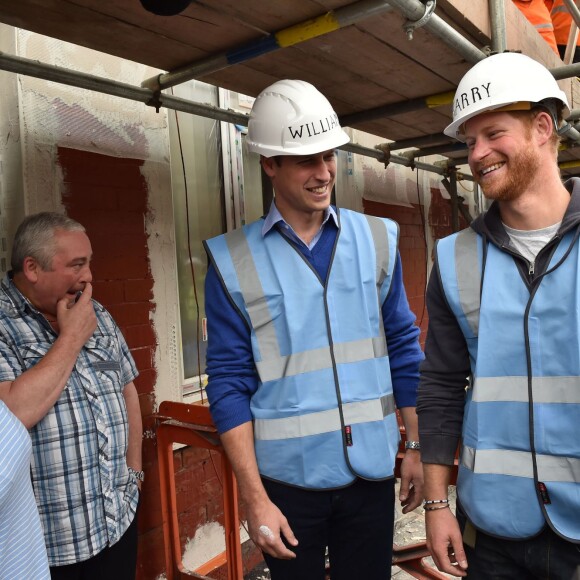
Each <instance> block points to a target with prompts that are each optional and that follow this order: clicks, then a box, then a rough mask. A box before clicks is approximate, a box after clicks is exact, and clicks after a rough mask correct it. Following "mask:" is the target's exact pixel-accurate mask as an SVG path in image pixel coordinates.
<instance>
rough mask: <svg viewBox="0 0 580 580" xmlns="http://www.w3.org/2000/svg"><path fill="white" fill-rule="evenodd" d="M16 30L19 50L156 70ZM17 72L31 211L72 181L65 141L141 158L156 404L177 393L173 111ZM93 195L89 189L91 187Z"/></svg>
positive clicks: (110, 74) (54, 201)
mask: <svg viewBox="0 0 580 580" xmlns="http://www.w3.org/2000/svg"><path fill="white" fill-rule="evenodd" d="M14 37H15V46H14V53H15V54H16V55H17V56H21V57H24V58H27V59H32V60H38V61H41V62H43V63H46V64H50V65H55V66H59V67H63V68H66V69H68V70H74V71H79V72H83V73H87V74H91V75H95V76H99V77H103V78H108V79H112V80H115V81H119V82H123V83H127V84H129V85H133V86H139V85H140V83H141V81H142V80H143V79H144V78H148V77H150V76H152V75H153V74H155V73H156V72H157V71H154V70H152V69H150V68H149V67H146V66H144V65H140V64H137V63H134V62H130V61H126V60H122V59H118V58H116V57H112V56H109V55H105V54H102V53H98V52H95V51H92V50H89V49H85V48H82V47H79V46H76V45H72V44H69V43H65V42H61V41H58V40H55V39H52V38H48V37H45V36H41V35H38V34H34V33H31V32H28V31H24V30H16V31H15V33H14ZM4 74H5V73H4ZM12 76H13V78H17V79H18V81H17V82H18V87H19V107H20V124H21V127H22V132H21V138H22V158H23V166H22V175H23V184H24V187H23V190H24V192H23V193H24V196H23V202H21V203H22V210H23V211H25V212H26V213H33V212H37V211H43V210H57V211H58V210H60V209H62V199H63V195H66V184H65V183H64V180H63V175H62V171H61V166H60V165H59V163H58V159H57V157H58V155H57V153H58V149H59V148H61V149H62V148H68V149H76V150H81V151H86V152H90V153H98V154H101V155H108V156H112V157H119V158H129V159H139V160H143V164H142V165H141V174H142V176H143V179H144V181H145V183H146V192H145V195H146V196H147V200H146V201H147V208H146V212H145V213H144V222H145V224H144V227H145V230H146V233H147V244H148V258H149V268H150V270H151V276H152V278H153V281H154V284H153V302H154V305H155V307H154V308H152V310H151V321H152V326H153V328H154V330H155V335H156V341H157V348H156V350H155V355H154V356H155V367H156V371H157V381H156V385H157V386H156V391H155V398H156V401H157V403H158V402H159V401H161V400H164V399H177V398H179V396H180V395H179V384H178V374H179V373H178V372H177V369H176V364H177V358H176V357H175V350H176V348H177V346H176V342H175V337H176V328H177V312H178V308H177V300H178V299H177V283H176V270H175V255H174V229H173V217H172V216H173V212H172V202H171V177H170V171H169V140H168V130H167V112H166V111H165V110H163V109H162V110H161V111H160V113H156V112H155V109H153V108H151V107H147V106H146V105H144V104H142V103H139V102H134V101H129V100H126V99H121V98H119V97H113V96H109V95H105V94H101V93H97V92H93V91H89V90H85V89H79V88H75V87H69V86H66V85H62V84H58V83H55V82H49V81H45V80H42V79H35V78H33V77H27V76H23V75H18V76H16V75H12ZM2 141H4V140H2ZM1 154H2V152H1V151H0V155H1ZM87 195H91V193H90V191H87ZM21 199H22V197H21Z"/></svg>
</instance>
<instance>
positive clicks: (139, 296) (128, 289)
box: [125, 276, 153, 302]
mask: <svg viewBox="0 0 580 580" xmlns="http://www.w3.org/2000/svg"><path fill="white" fill-rule="evenodd" d="M152 298H153V279H152V278H151V277H150V276H149V277H145V278H143V279H140V280H127V281H125V300H126V301H127V302H145V301H147V300H151V299H152Z"/></svg>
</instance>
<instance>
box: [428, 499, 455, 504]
mask: <svg viewBox="0 0 580 580" xmlns="http://www.w3.org/2000/svg"><path fill="white" fill-rule="evenodd" d="M434 503H449V500H448V499H426V500H425V501H424V502H423V505H431V504H434Z"/></svg>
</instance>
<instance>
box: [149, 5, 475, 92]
mask: <svg viewBox="0 0 580 580" xmlns="http://www.w3.org/2000/svg"><path fill="white" fill-rule="evenodd" d="M393 8H397V9H398V10H399V12H401V13H402V14H403V16H405V17H406V18H407V19H408V20H407V23H406V24H405V26H406V27H408V28H409V27H410V28H411V29H414V28H413V27H414V26H416V25H420V26H424V27H425V28H427V29H428V30H430V31H431V32H432V33H433V34H434V35H435V36H438V37H439V38H440V39H441V40H443V42H445V43H446V44H447V45H449V46H450V47H451V48H453V49H454V50H455V51H457V52H458V53H459V54H460V55H461V56H462V57H463V58H465V60H467V61H468V62H472V63H476V62H479V61H480V60H482V59H484V58H485V57H486V54H485V53H484V52H482V51H481V50H480V49H479V48H477V47H476V46H475V45H474V44H472V43H471V42H469V41H468V40H467V39H466V38H464V37H463V36H461V34H459V32H457V31H456V30H455V29H454V28H453V27H452V26H450V25H449V24H447V22H445V21H444V20H443V19H442V18H440V17H439V16H437V15H436V14H430V15H428V14H427V11H428V8H427V7H426V6H425V5H424V4H422V3H421V2H420V1H419V0H361V1H359V2H355V3H354V4H349V5H348V6H344V7H342V8H338V9H337V10H334V11H331V12H327V13H326V14H323V15H322V16H319V17H318V18H314V19H312V20H307V21H305V22H301V23H299V24H296V25H294V26H290V27H288V28H284V29H283V30H279V31H278V32H275V33H273V34H269V35H267V36H266V37H264V38H260V39H257V40H255V41H253V42H251V43H249V44H244V45H242V46H239V47H236V48H234V49H232V50H230V51H228V52H223V53H219V54H215V55H210V56H207V57H205V58H202V59H200V60H198V61H196V62H194V63H191V64H189V65H186V66H183V67H179V68H177V69H175V70H174V71H169V72H167V73H163V74H159V75H156V76H154V77H151V78H148V79H145V80H144V81H143V82H142V83H141V86H142V87H143V88H148V89H151V90H153V91H161V90H163V89H167V88H169V87H173V86H175V85H178V84H180V83H184V82H186V81H189V80H192V79H195V78H199V77H201V76H204V75H208V74H211V73H214V72H216V71H219V70H223V69H225V68H228V67H230V66H232V65H235V64H240V63H242V62H248V61H250V60H252V59H254V58H256V57H258V56H262V55H263V54H267V53H269V52H272V51H275V50H278V49H280V48H288V47H290V46H295V45H297V44H300V43H302V42H305V41H306V40H310V39H312V38H316V37H318V36H321V35H323V34H327V33H329V32H333V31H335V30H338V29H340V28H343V27H345V26H349V25H351V24H355V23H356V22H359V21H361V20H364V19H367V18H370V17H372V16H377V15H380V14H383V13H385V12H389V11H391V10H392V9H393ZM424 17H425V20H424V22H423V19H424ZM419 23H421V24H419ZM411 37H412V35H411Z"/></svg>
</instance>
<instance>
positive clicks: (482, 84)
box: [444, 52, 570, 141]
mask: <svg viewBox="0 0 580 580" xmlns="http://www.w3.org/2000/svg"><path fill="white" fill-rule="evenodd" d="M545 99H557V100H558V101H560V102H561V103H562V104H563V106H564V110H563V115H564V117H567V116H568V115H569V114H570V109H569V107H568V99H567V98H566V94H565V93H564V91H562V90H561V89H560V87H559V86H558V83H557V82H556V79H554V77H553V76H552V73H550V71H549V70H548V69H547V68H546V67H545V66H543V65H542V64H540V63H539V62H537V61H535V60H533V59H531V58H530V57H528V56H525V55H523V54H519V53H515V52H503V53H501V54H494V55H493V56H489V57H487V58H485V59H483V60H481V61H479V62H478V63H477V64H476V65H475V66H474V67H473V68H471V69H470V70H469V71H468V72H467V73H466V74H465V76H464V77H463V78H462V79H461V82H460V83H459V86H458V87H457V91H456V92H455V97H454V99H453V122H452V123H451V124H450V125H448V126H447V127H446V128H445V131H444V133H445V135H448V136H449V137H455V138H456V139H458V140H459V141H463V140H464V137H463V135H462V134H461V133H462V132H461V126H462V125H463V124H464V123H465V122H466V121H468V120H469V119H471V118H472V117H475V116H476V115H479V114H480V113H486V112H491V111H494V110H496V109H500V108H502V107H506V106H508V105H515V104H516V103H521V102H524V103H539V102H541V101H543V100H545ZM515 108H517V107H514V109H515Z"/></svg>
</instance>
